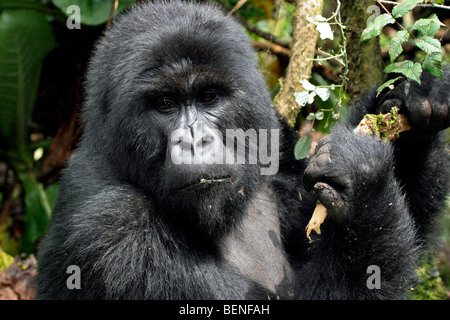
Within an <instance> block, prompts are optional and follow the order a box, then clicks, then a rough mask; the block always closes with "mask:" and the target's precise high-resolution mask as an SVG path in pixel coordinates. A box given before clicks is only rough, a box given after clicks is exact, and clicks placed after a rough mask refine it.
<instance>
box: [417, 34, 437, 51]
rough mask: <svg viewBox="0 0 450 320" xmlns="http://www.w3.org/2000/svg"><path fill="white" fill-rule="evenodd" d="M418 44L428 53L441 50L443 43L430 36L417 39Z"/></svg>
mask: <svg viewBox="0 0 450 320" xmlns="http://www.w3.org/2000/svg"><path fill="white" fill-rule="evenodd" d="M416 46H418V47H419V48H420V49H422V50H423V51H425V53H426V54H430V53H432V52H441V43H440V42H439V40H437V39H434V38H432V37H428V36H424V37H422V38H418V39H416Z"/></svg>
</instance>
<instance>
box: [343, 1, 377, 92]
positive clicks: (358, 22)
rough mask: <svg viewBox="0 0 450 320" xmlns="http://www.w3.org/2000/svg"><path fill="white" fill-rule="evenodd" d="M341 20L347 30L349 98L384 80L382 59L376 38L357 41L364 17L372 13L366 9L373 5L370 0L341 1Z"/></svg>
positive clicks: (363, 25) (364, 24)
mask: <svg viewBox="0 0 450 320" xmlns="http://www.w3.org/2000/svg"><path fill="white" fill-rule="evenodd" d="M341 2H342V11H341V13H342V23H343V24H344V25H345V26H347V27H348V28H349V30H346V32H345V36H346V38H347V59H348V65H349V71H348V75H347V76H348V79H349V80H348V88H347V92H348V93H349V95H350V97H351V98H352V100H355V99H358V98H359V96H360V95H361V93H363V92H364V91H365V90H367V89H368V88H370V87H372V86H374V85H376V84H377V83H378V82H380V81H381V80H382V79H383V61H382V59H381V50H380V44H379V41H378V37H377V38H375V39H370V40H367V41H364V42H360V41H359V40H360V38H361V33H362V31H363V30H364V29H365V28H366V26H367V20H368V19H369V17H370V16H371V15H372V14H373V13H371V12H370V11H369V13H367V9H368V8H369V7H370V6H372V5H374V1H373V0H361V1H353V0H342V1H341Z"/></svg>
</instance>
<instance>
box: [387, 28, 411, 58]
mask: <svg viewBox="0 0 450 320" xmlns="http://www.w3.org/2000/svg"><path fill="white" fill-rule="evenodd" d="M408 39H409V32H408V31H406V30H401V31H398V32H397V33H396V35H395V36H394V37H393V38H392V40H391V43H390V45H389V56H390V58H391V62H394V60H395V59H396V58H397V57H398V56H399V55H400V54H401V53H402V52H403V48H402V44H403V43H404V42H405V41H407V40H408Z"/></svg>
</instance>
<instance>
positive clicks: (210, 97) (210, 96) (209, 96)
mask: <svg viewBox="0 0 450 320" xmlns="http://www.w3.org/2000/svg"><path fill="white" fill-rule="evenodd" d="M217 97H218V95H217V93H216V92H214V91H212V90H210V91H206V92H204V93H203V94H202V95H201V96H200V102H201V103H212V102H214V101H215V100H216V99H217Z"/></svg>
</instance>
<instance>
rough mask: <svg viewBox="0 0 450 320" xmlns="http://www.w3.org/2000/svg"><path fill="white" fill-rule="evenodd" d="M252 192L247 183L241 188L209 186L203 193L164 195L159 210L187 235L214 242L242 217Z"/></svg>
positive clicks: (169, 221) (190, 237) (232, 227)
mask: <svg viewBox="0 0 450 320" xmlns="http://www.w3.org/2000/svg"><path fill="white" fill-rule="evenodd" d="M253 196H254V187H250V186H248V187H247V188H246V189H245V190H244V189H239V190H236V189H235V188H232V187H228V188H215V187H214V186H212V187H211V189H210V190H207V191H206V192H205V194H198V193H192V194H189V195H183V196H181V197H175V198H170V199H165V200H164V201H162V202H161V203H160V210H161V212H162V216H163V217H164V218H166V221H167V223H169V224H171V225H173V226H174V227H175V228H176V229H178V230H179V232H181V233H184V234H185V236H186V237H187V239H191V240H193V241H198V240H201V241H205V240H206V241H214V242H216V241H217V240H219V239H221V238H223V236H225V235H227V234H229V233H230V232H231V230H233V229H234V228H235V226H236V225H238V224H239V223H240V222H241V221H242V219H243V217H244V216H245V215H246V214H247V211H248V207H249V204H250V202H251V200H252V198H253ZM188 226H189V227H188Z"/></svg>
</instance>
